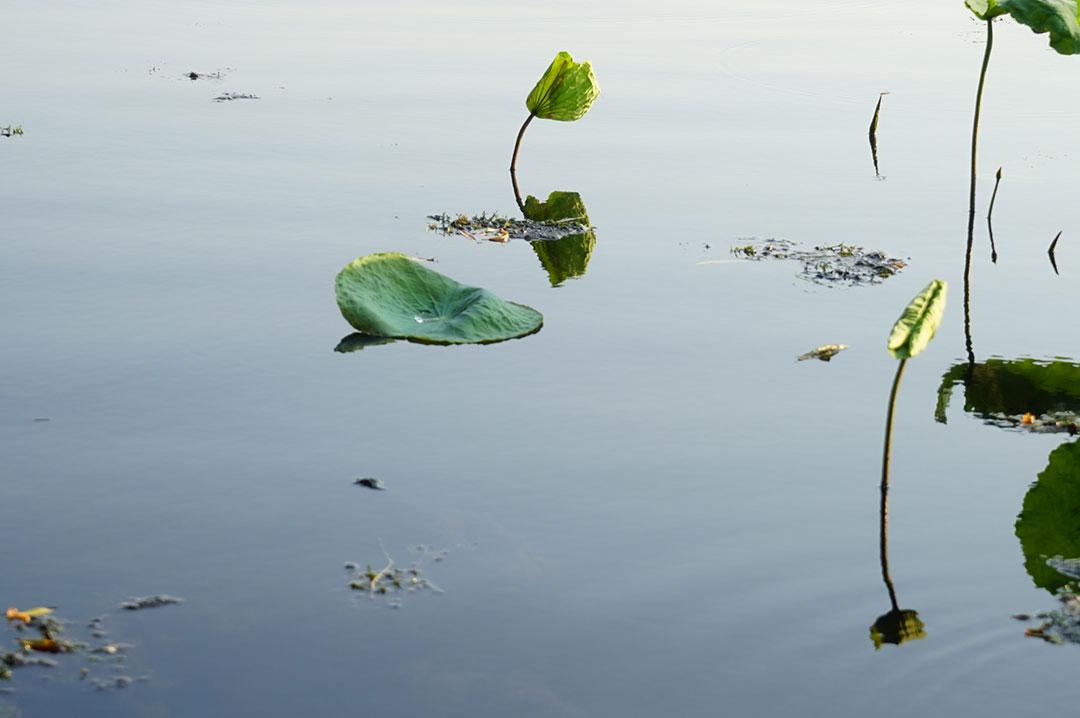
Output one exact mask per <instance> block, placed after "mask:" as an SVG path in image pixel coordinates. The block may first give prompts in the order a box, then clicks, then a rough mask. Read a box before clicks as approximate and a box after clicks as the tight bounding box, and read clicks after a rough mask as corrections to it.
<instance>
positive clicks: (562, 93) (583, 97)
mask: <svg viewBox="0 0 1080 718" xmlns="http://www.w3.org/2000/svg"><path fill="white" fill-rule="evenodd" d="M599 95H600V85H598V84H597V83H596V76H595V75H593V71H592V65H590V64H589V63H587V62H574V58H572V57H570V53H568V52H560V53H559V54H558V55H556V56H555V59H554V60H552V61H551V65H549V66H548V69H547V71H546V72H544V75H543V77H541V78H540V81H539V82H537V83H536V87H534V88H533V91H532V92H530V93H529V97H528V98H527V99H526V100H525V106H526V107H527V108H528V109H529V112H531V113H532V114H534V115H536V116H537V117H539V118H541V119H545V120H562V121H564V122H569V121H572V120H579V119H581V118H582V117H583V116H584V115H585V113H586V112H588V111H589V107H590V106H591V105H592V103H593V101H594V100H595V99H596V98H597V97H598V96H599Z"/></svg>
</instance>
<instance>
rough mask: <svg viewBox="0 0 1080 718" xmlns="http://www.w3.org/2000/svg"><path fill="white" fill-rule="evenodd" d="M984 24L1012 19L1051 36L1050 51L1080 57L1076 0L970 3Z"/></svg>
mask: <svg viewBox="0 0 1080 718" xmlns="http://www.w3.org/2000/svg"><path fill="white" fill-rule="evenodd" d="M964 4H965V5H967V7H968V9H969V10H971V12H973V13H974V14H975V16H976V17H977V18H979V19H980V20H993V19H994V18H995V17H998V16H1000V15H1011V16H1012V18H1013V19H1014V20H1016V21H1017V22H1019V23H1021V24H1024V25H1027V26H1028V27H1029V28H1031V30H1032V32H1035V33H1038V34H1042V33H1050V47H1052V48H1054V49H1055V50H1057V51H1058V52H1060V53H1061V54H1062V55H1075V54H1077V53H1080V11H1078V8H1077V3H1076V0H966V1H965V3H964Z"/></svg>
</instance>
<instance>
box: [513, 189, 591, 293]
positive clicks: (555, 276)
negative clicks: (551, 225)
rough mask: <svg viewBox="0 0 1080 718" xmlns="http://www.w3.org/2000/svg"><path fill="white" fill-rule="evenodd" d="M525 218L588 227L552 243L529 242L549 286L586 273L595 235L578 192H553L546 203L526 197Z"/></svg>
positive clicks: (549, 241) (547, 241)
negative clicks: (571, 223) (545, 273)
mask: <svg viewBox="0 0 1080 718" xmlns="http://www.w3.org/2000/svg"><path fill="white" fill-rule="evenodd" d="M525 217H526V218H527V219H530V220H533V221H536V222H576V223H579V224H582V225H584V226H585V227H588V228H589V229H587V230H586V231H585V232H581V233H578V234H571V235H568V236H566V237H562V238H560V239H554V240H536V241H533V242H532V248H533V251H534V252H536V256H537V258H539V259H540V263H541V264H542V265H544V269H545V270H546V271H547V273H548V280H549V281H550V282H551V286H553V287H557V286H559V285H560V284H562V283H563V282H565V281H566V280H567V279H571V278H573V277H580V276H582V275H583V274H585V270H586V269H587V268H588V266H589V260H590V259H591V258H592V252H593V248H594V247H595V246H596V232H594V231H593V230H592V227H591V225H590V224H589V215H588V213H587V212H586V211H585V203H584V202H582V201H581V195H580V194H578V193H577V192H558V191H556V192H552V193H551V194H549V195H548V198H547V201H546V202H541V201H540V200H538V199H537V198H536V197H533V196H532V195H529V196H528V197H527V198H526V199H525Z"/></svg>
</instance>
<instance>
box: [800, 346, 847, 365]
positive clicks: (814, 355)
mask: <svg viewBox="0 0 1080 718" xmlns="http://www.w3.org/2000/svg"><path fill="white" fill-rule="evenodd" d="M847 348H848V345H847V344H822V345H821V346H819V347H818V348H817V349H811V350H810V351H808V352H806V353H805V354H800V355H799V358H798V359H797V361H806V360H807V359H820V360H821V361H829V360H830V359H832V358H833V357H834V356H836V355H837V354H839V353H840V352H842V351H844V350H845V349H847Z"/></svg>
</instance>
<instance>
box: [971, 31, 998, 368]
mask: <svg viewBox="0 0 1080 718" xmlns="http://www.w3.org/2000/svg"><path fill="white" fill-rule="evenodd" d="M993 47H994V21H993V20H987V21H986V51H985V52H984V53H983V61H982V70H980V72H979V89H978V91H977V92H976V93H975V117H974V119H973V120H972V123H971V187H970V191H969V192H968V231H967V252H966V254H965V256H964V342H965V344H966V346H967V355H968V363H969V364H974V363H975V351H974V350H973V349H972V346H971V248H972V246H973V245H974V244H975V173H976V166H977V162H978V155H979V112H980V111H981V110H982V95H983V87H984V86H985V84H986V68H987V67H988V66H989V65H990V51H991V50H992V49H993Z"/></svg>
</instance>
